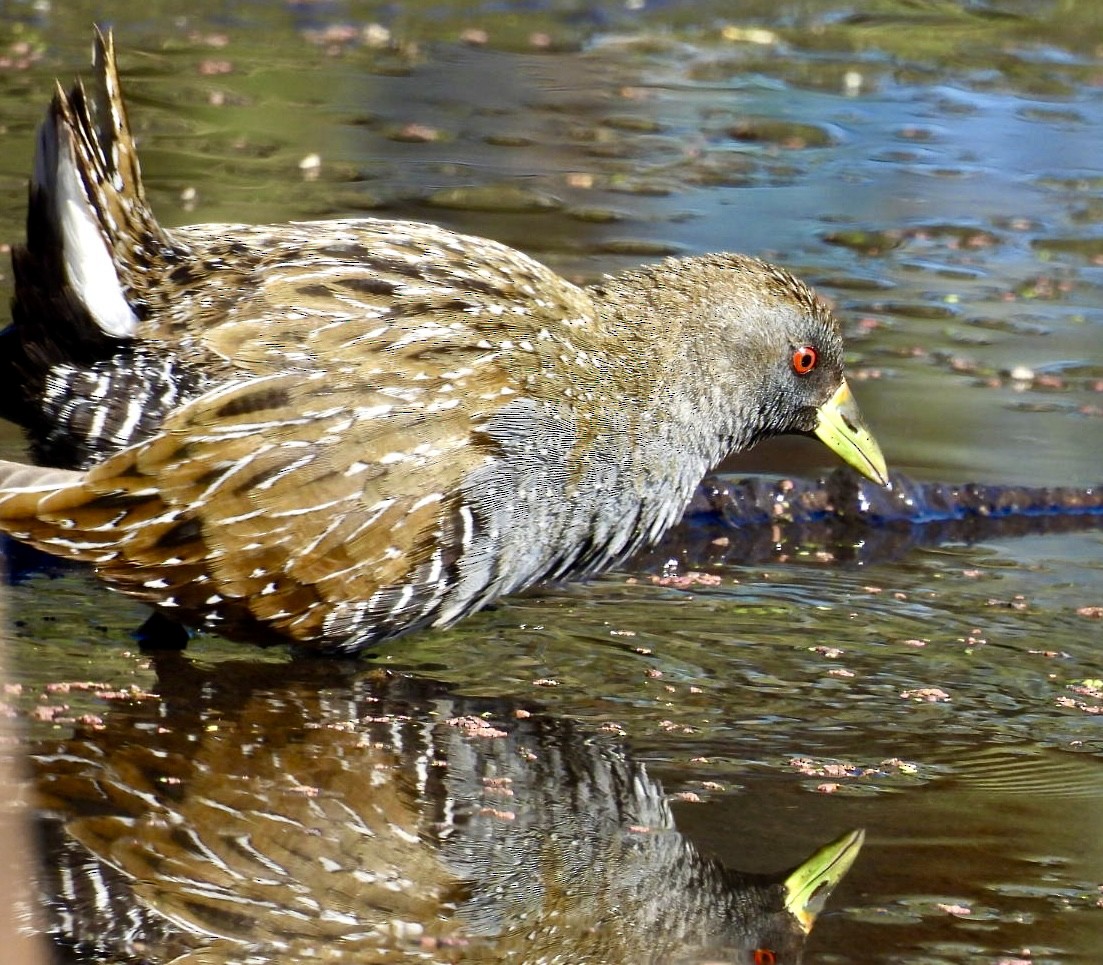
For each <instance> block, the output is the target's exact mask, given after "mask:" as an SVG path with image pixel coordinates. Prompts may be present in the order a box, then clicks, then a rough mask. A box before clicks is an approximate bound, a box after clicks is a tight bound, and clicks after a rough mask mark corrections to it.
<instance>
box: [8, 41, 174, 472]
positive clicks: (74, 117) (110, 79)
mask: <svg viewBox="0 0 1103 965" xmlns="http://www.w3.org/2000/svg"><path fill="white" fill-rule="evenodd" d="M93 66H94V69H95V73H96V77H95V81H94V83H93V84H92V85H90V87H89V88H88V89H87V90H86V88H85V86H84V84H82V83H81V82H80V81H77V82H76V83H75V84H74V85H73V86H72V87H71V88H70V89H69V90H68V91H65V90H63V89H62V88H61V87H60V86H59V87H58V88H57V90H56V92H55V94H54V98H53V101H52V103H51V104H50V108H49V111H48V112H47V114H46V118H45V119H44V121H43V122H42V126H41V127H40V128H39V133H38V147H37V153H36V156H35V162H34V173H33V176H32V179H31V183H30V192H29V203H28V210H27V240H26V243H25V244H24V245H23V246H21V247H18V248H16V249H15V250H14V251H13V254H12V267H13V269H14V276H15V297H14V298H13V300H12V324H11V326H10V327H9V328H8V329H7V330H6V331H4V332H3V333H0V418H6V419H8V420H10V421H12V422H15V423H17V424H19V425H21V426H23V427H24V428H25V429H27V430H28V431H29V433H30V435H31V438H32V441H33V442H34V444H35V445H36V447H37V449H38V450H39V451H38V453H37V454H38V458H40V459H45V460H52V461H57V462H61V463H63V464H69V465H80V464H87V463H88V462H89V461H90V456H89V455H88V454H86V453H83V452H81V453H78V454H76V455H73V454H70V453H68V452H64V451H60V452H56V453H55V452H54V449H55V448H56V446H55V444H54V443H53V442H52V441H48V440H49V439H50V438H52V436H56V435H58V434H59V433H60V434H61V436H62V437H63V438H64V439H66V440H70V441H73V442H75V443H83V441H84V440H85V439H87V440H88V446H89V448H90V450H91V449H95V448H96V447H100V448H101V449H103V450H104V451H110V450H111V449H112V448H117V446H118V445H122V444H125V443H126V442H127V441H128V438H129V436H128V435H127V434H126V433H123V434H120V438H119V439H118V440H115V439H114V438H108V436H111V434H112V432H113V431H114V429H115V428H117V427H116V426H115V425H114V422H113V421H112V420H110V419H106V415H108V413H107V412H106V409H105V410H104V416H105V417H104V418H100V419H99V422H102V423H105V425H100V424H99V423H97V421H96V420H97V410H96V409H95V407H92V411H90V412H82V413H78V416H80V418H83V419H84V420H85V421H87V422H89V425H88V426H87V427H84V428H82V426H81V425H78V424H76V423H73V419H72V418H70V414H69V413H68V409H69V408H72V405H71V404H70V403H71V402H72V401H73V400H81V399H86V398H89V399H93V400H95V399H104V398H106V397H107V396H108V395H109V394H115V393H117V392H120V391H125V389H126V386H125V385H124V386H121V387H120V385H119V384H117V380H113V379H112V378H110V376H111V375H112V373H113V372H114V371H115V370H122V371H128V370H129V367H130V363H129V362H127V363H126V364H120V362H119V361H118V359H119V355H120V353H125V352H128V351H130V349H131V347H132V346H134V345H135V344H136V340H138V341H140V339H141V332H140V330H139V329H140V323H141V320H142V319H143V318H144V317H145V316H146V314H147V311H148V304H147V299H148V298H149V297H150V294H151V292H152V291H153V290H154V286H155V285H156V283H157V279H158V278H159V277H160V276H162V275H163V273H164V271H165V269H167V268H168V267H169V266H170V265H171V264H174V263H176V261H177V260H178V258H179V257H180V256H181V254H182V252H183V249H181V248H179V247H178V246H176V245H174V244H173V243H172V242H171V241H170V239H169V238H168V236H167V235H166V233H165V232H164V230H163V229H162V228H161V227H160V226H159V225H158V224H157V221H156V219H155V218H154V216H153V212H152V211H151V210H150V208H149V205H148V204H147V202H146V198H145V192H144V190H143V187H142V176H141V171H140V169H139V166H138V156H137V153H136V150H135V146H134V138H133V136H132V134H131V130H130V124H129V121H128V120H127V115H126V108H125V106H124V104H123V100H122V93H121V90H120V87H119V74H118V68H117V66H116V63H115V49H114V44H113V42H112V39H111V36H110V35H109V34H108V35H104V34H102V33H100V32H99V31H97V32H96V35H95V43H94V51H93ZM85 408H89V407H87V406H86V407H85ZM100 408H103V406H102V405H101V406H100ZM78 421H79V420H78ZM116 421H117V420H116ZM124 421H125V420H124ZM70 423H73V424H70ZM106 423H111V424H110V425H108V424H106Z"/></svg>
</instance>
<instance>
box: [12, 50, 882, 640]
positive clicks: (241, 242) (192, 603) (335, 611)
mask: <svg viewBox="0 0 1103 965" xmlns="http://www.w3.org/2000/svg"><path fill="white" fill-rule="evenodd" d="M93 67H94V70H95V74H96V78H97V82H96V85H95V90H94V91H93V92H92V93H89V92H87V91H86V90H85V88H84V86H83V84H82V83H81V82H80V81H78V82H76V83H75V84H74V86H73V87H72V88H71V89H69V90H68V91H66V90H64V89H63V88H62V87H61V86H60V85H59V86H58V88H57V91H56V92H55V95H54V98H53V101H52V104H51V106H50V109H49V112H48V114H47V116H46V119H45V121H44V123H43V124H42V126H41V128H40V131H39V136H38V150H37V154H36V159H35V164H34V173H33V177H32V180H31V184H30V189H29V195H30V197H29V207H28V228H27V242H26V244H25V245H23V246H21V247H20V248H18V249H17V250H15V251H14V253H13V264H14V274H15V279H16V293H15V298H14V304H13V311H12V317H13V321H12V325H11V326H10V327H9V329H8V330H7V331H6V332H5V333H4V336H3V344H4V347H5V349H6V351H5V352H3V353H0V354H3V355H4V356H5V357H6V358H8V359H10V360H11V361H9V362H8V363H7V369H6V371H5V372H4V373H3V379H2V381H3V383H4V385H3V388H2V392H3V393H4V394H3V397H2V404H3V407H4V408H3V412H4V413H5V414H7V415H8V417H9V418H11V419H13V420H14V421H16V422H18V423H19V424H20V425H23V426H24V427H26V428H27V429H28V433H29V435H30V436H31V438H32V440H33V441H34V440H37V442H36V443H35V444H36V445H37V446H38V448H39V451H40V453H45V454H46V455H47V456H49V455H50V454H51V453H54V454H56V452H57V451H60V450H59V447H60V449H61V450H64V449H67V450H68V451H69V453H70V454H69V455H68V456H67V457H66V458H67V459H68V460H69V464H68V465H66V464H64V462H63V461H62V460H61V459H55V460H54V464H53V465H50V464H46V465H28V464H25V463H21V462H8V461H5V462H2V463H0V530H2V531H6V532H7V533H8V534H10V535H11V536H12V537H14V538H15V539H17V540H20V541H23V542H26V543H29V544H31V545H33V546H35V547H38V548H39V549H42V550H45V551H46V552H48V553H52V554H55V555H57V556H60V557H64V558H70V559H74V560H82V561H85V562H87V563H90V564H92V566H93V567H94V569H95V571H96V573H97V574H98V576H99V577H100V578H101V579H102V580H103V581H104V582H105V583H106V584H107V585H108V586H110V587H111V588H113V589H115V590H118V591H121V592H122V593H124V594H127V595H129V596H131V597H135V598H138V599H140V600H143V601H145V602H147V603H149V604H151V605H152V606H153V607H154V608H155V611H156V612H157V613H161V614H163V615H165V616H168V617H170V618H172V619H174V620H177V621H179V622H180V623H181V624H184V625H186V626H188V627H192V628H197V629H206V630H210V631H213V632H216V633H218V634H220V635H222V636H225V637H229V638H232V639H239V640H245V641H251V642H257V643H262V644H270V643H276V642H286V641H290V642H292V643H293V644H295V645H297V647H298V648H299V649H305V650H306V651H310V652H320V653H331V654H351V653H356V652H358V651H360V650H362V649H364V648H366V647H370V646H373V645H376V644H378V643H380V642H382V641H386V640H390V639H392V638H395V637H398V636H400V635H402V634H405V633H408V632H411V631H414V630H419V629H424V628H443V627H447V626H450V625H452V624H454V623H455V622H456V621H458V620H460V619H461V618H463V617H465V616H467V615H469V614H471V613H473V612H475V611H477V610H479V609H480V608H482V607H484V606H486V605H487V604H490V603H491V602H493V601H495V600H497V599H499V598H500V597H502V596H503V595H506V594H510V593H514V592H517V591H520V590H523V589H525V588H527V587H530V586H532V585H533V584H535V583H537V582H539V581H544V580H566V579H580V578H585V577H588V576H591V575H593V574H596V573H598V572H600V571H602V570H605V569H608V568H610V567H612V566H614V565H616V564H618V563H620V562H622V561H624V560H625V559H627V558H628V557H629V556H631V555H632V553H633V552H635V551H636V550H638V549H640V548H641V547H643V546H645V545H648V544H651V543H654V542H655V541H656V540H658V539H659V537H661V536H662V534H663V533H664V532H666V531H667V530H668V529H669V528H670V527H671V526H672V525H674V524H675V523H676V522H677V521H678V519H679V517H680V515H681V514H682V512H683V510H684V508H685V506H686V504H687V502H688V501H689V499H690V497H691V496H692V494H693V491H694V489H695V487H696V485H697V484H698V482H699V481H700V480H701V478H702V477H703V475H704V474H705V473H706V472H707V471H708V470H709V469H710V468H711V467H714V466H716V465H717V464H718V463H720V462H721V461H722V460H723V459H724V458H725V457H727V456H728V455H730V454H732V453H737V452H740V451H742V450H745V449H747V448H749V447H750V446H752V445H754V444H755V443H756V442H758V441H759V440H762V439H765V438H768V437H771V436H775V435H779V434H783V433H796V434H805V435H813V436H816V437H818V438H819V439H820V440H822V442H823V443H825V444H826V445H827V446H828V447H829V448H830V449H831V450H833V451H834V452H835V453H837V454H838V455H839V456H840V457H841V458H842V459H843V460H844V461H846V462H847V463H849V464H850V465H852V466H853V467H854V468H856V469H857V470H858V471H860V472H861V473H863V474H865V475H866V476H868V477H870V478H871V479H873V480H875V481H877V482H879V483H882V484H883V483H885V482H886V480H887V470H886V466H885V460H884V457H883V455H882V453H881V450H880V447H879V446H878V444H877V442H876V440H875V438H874V437H873V435H872V433H871V432H870V431H869V429H868V428H867V427H866V426H865V423H864V422H863V420H862V417H861V414H860V412H859V409H858V406H857V403H856V401H855V399H854V397H853V395H852V393H851V391H850V388H849V385H848V383H847V381H846V378H845V372H844V360H843V341H842V335H841V330H840V325H839V321H838V319H837V318H836V316H835V315H834V314H833V312H832V310H831V308H830V307H829V306H828V304H827V303H826V302H825V301H824V300H823V299H822V298H820V297H819V296H818V295H817V294H816V293H815V292H814V291H813V290H812V289H811V288H810V287H809V286H808V285H807V284H805V283H804V282H802V281H800V280H799V279H798V278H796V277H795V276H794V275H793V274H791V273H790V272H789V271H787V270H786V269H784V268H781V267H778V266H775V265H772V264H769V263H767V262H764V261H761V260H759V259H757V258H754V257H751V256H748V255H743V254H735V253H719V254H706V255H698V256H692V257H684V258H668V259H666V260H663V261H660V262H658V263H655V264H650V265H645V266H642V267H639V268H635V269H632V270H628V271H625V272H623V273H620V274H616V275H611V276H606V277H604V278H602V279H601V280H599V281H598V282H597V283H595V284H593V285H590V286H588V287H582V286H579V285H575V284H573V283H571V282H569V281H568V280H566V279H565V278H563V277H561V276H560V275H558V274H557V273H555V272H553V271H552V270H551V269H550V268H548V267H546V266H545V265H543V264H541V263H540V262H538V261H536V260H534V259H532V258H530V257H529V256H527V255H525V254H523V253H522V252H520V251H517V250H515V249H513V248H510V247H507V246H505V245H503V244H500V243H497V242H495V241H492V240H488V239H484V238H478V237H473V236H469V235H463V234H459V233H456V232H454V231H451V230H448V229H446V228H443V227H438V226H434V225H431V224H425V223H418V222H409V221H391V220H382V219H371V218H362V219H345V220H340V219H338V220H329V221H316V222H292V223H285V224H278V225H211V224H203V225H193V226H188V227H182V228H174V229H171V230H170V229H167V228H164V227H162V226H161V225H160V224H159V222H158V221H157V219H156V217H155V215H154V213H153V211H152V209H151V207H150V205H149V204H148V202H147V201H146V198H145V193H144V190H143V186H142V178H141V171H140V168H139V164H138V156H137V150H136V147H135V142H134V138H133V135H132V133H131V128H130V124H129V121H128V118H127V112H126V108H125V105H124V102H123V97H122V91H121V87H120V82H119V72H118V67H117V63H116V54H115V47H114V42H113V39H112V38H111V36H110V34H107V35H104V34H102V33H100V32H99V31H97V32H96V35H95V39H94V51H93ZM32 451H33V449H32ZM40 461H45V462H47V463H48V462H49V460H48V459H47V460H40Z"/></svg>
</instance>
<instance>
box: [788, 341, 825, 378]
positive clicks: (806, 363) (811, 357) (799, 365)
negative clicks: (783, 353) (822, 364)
mask: <svg viewBox="0 0 1103 965" xmlns="http://www.w3.org/2000/svg"><path fill="white" fill-rule="evenodd" d="M819 360H820V356H819V353H818V352H817V351H816V350H815V349H814V348H813V347H812V346H811V345H802V346H801V347H800V348H796V349H793V356H792V358H790V359H789V364H790V365H791V366H792V367H793V371H794V372H796V373H797V375H807V374H808V373H809V372H811V371H812V369H814V368H815V367H816V363H817V362H818V361H819Z"/></svg>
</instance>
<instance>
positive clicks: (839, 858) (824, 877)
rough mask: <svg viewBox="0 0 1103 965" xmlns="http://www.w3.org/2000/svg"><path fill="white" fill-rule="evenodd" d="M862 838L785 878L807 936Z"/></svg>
mask: <svg viewBox="0 0 1103 965" xmlns="http://www.w3.org/2000/svg"><path fill="white" fill-rule="evenodd" d="M844 387H845V386H844ZM878 455H880V453H878ZM865 839H866V833H865V831H861V830H859V831H850V832H848V833H847V834H844V835H843V836H842V837H841V838H836V839H835V840H834V841H832V842H831V843H830V844H825V845H824V846H823V847H822V848H820V850H819V851H817V852H816V853H815V854H814V855H812V857H811V858H809V859H808V860H807V861H805V862H803V863H802V864H801V865H800V867H798V868H797V869H796V870H795V871H793V872H792V873H791V874H790V875H789V877H788V878H786V879H785V910H786V911H788V912H789V914H790V915H792V916H793V917H794V918H796V919H797V921H799V922H800V927H801V928H803V929H804V933H805V934H806V935H807V934H808V933H809V932H810V931H811V930H812V925H813V924H815V921H816V916H817V915H818V914H819V913H820V912H821V911H823V906H824V903H825V902H826V901H827V898H828V895H830V894H831V892H832V891H833V890H834V888H835V886H836V885H837V884H838V883H839V881H840V880H842V877H843V875H845V874H846V873H847V872H848V871H849V870H850V866H851V865H852V864H854V859H855V858H857V857H858V852H859V851H860V850H861V849H862V842H863V841H865Z"/></svg>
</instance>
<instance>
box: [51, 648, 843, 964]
mask: <svg viewBox="0 0 1103 965" xmlns="http://www.w3.org/2000/svg"><path fill="white" fill-rule="evenodd" d="M295 667H296V672H295V673H294V674H293V676H294V678H295V679H294V682H292V683H289V682H288V676H289V674H288V670H289V668H288V666H287V665H278V666H272V667H266V666H263V665H257V664H245V663H241V664H238V665H237V666H236V667H235V666H234V665H233V664H220V665H219V666H218V667H217V669H205V668H203V667H202V666H201V665H197V664H195V663H192V662H191V661H189V660H188V659H187V658H185V657H183V656H181V655H176V654H167V655H164V656H163V657H161V658H160V659H159V662H158V667H157V669H158V671H159V678H160V688H159V689H160V694H159V695H157V696H154V695H148V696H146V697H144V698H140V699H136V700H134V701H123V702H119V703H117V704H116V705H115V706H113V708H112V711H111V713H110V714H109V715H108V716H107V717H106V721H105V724H104V725H102V726H99V727H88V728H84V729H81V730H78V732H77V733H76V735H75V736H73V737H72V738H70V739H67V740H63V741H60V742H58V743H57V744H54V745H52V746H49V745H47V746H40V747H38V748H37V749H36V753H35V755H34V761H35V772H36V773H35V782H36V787H37V789H38V794H39V801H38V805H39V813H40V815H41V825H42V834H43V838H44V841H45V844H46V847H45V853H46V855H47V858H46V862H45V866H44V872H43V891H44V895H45V902H46V905H47V911H48V919H49V929H50V931H51V933H52V935H53V938H54V941H55V943H56V946H57V948H58V949H59V955H60V956H62V958H61V960H64V961H95V960H101V959H100V958H98V957H97V956H108V957H109V958H110V959H111V960H112V961H119V960H125V961H142V962H147V961H152V962H158V961H167V960H170V959H174V956H178V955H183V956H184V958H183V959H182V960H183V961H187V962H191V963H198V962H203V963H206V965H211V963H215V962H218V963H230V962H243V961H245V960H247V959H248V960H250V961H256V960H258V959H257V958H256V957H250V956H260V960H262V961H312V960H318V961H323V960H324V961H326V962H338V961H340V962H357V963H360V962H367V961H395V960H398V959H399V958H402V957H404V956H405V955H407V954H411V953H413V954H415V956H417V957H419V958H420V957H421V956H424V958H425V959H426V960H437V961H460V960H462V961H500V962H501V961H518V962H521V961H534V960H541V961H543V960H555V961H570V962H575V963H581V962H598V961H624V962H629V961H630V962H649V961H655V962H682V961H684V962H691V961H709V962H719V961H730V962H738V963H742V962H758V961H761V962H777V963H782V962H796V961H799V960H800V957H801V951H802V948H803V945H804V942H805V938H806V934H807V931H808V929H810V928H811V926H812V923H813V921H814V919H815V916H816V914H817V913H818V912H819V911H820V910H821V909H822V907H823V904H824V902H825V901H826V899H827V896H828V895H829V893H830V892H831V890H832V888H833V887H834V885H835V884H836V883H837V881H838V880H839V879H840V878H841V877H842V876H843V875H844V874H845V873H846V871H847V870H848V869H849V868H850V866H851V864H852V862H853V860H854V858H855V857H856V856H857V853H858V850H859V848H860V846H861V841H862V835H861V832H852V833H850V834H848V835H844V836H843V837H842V838H839V839H838V840H837V841H835V842H833V843H832V844H830V845H828V846H827V847H825V848H823V849H821V850H820V851H818V852H816V853H815V854H813V855H812V856H810V857H809V858H808V859H807V860H806V861H805V862H804V863H803V864H801V865H800V866H799V867H798V868H796V869H791V870H789V871H784V872H781V873H779V874H775V875H752V874H743V873H740V872H738V871H735V870H733V869H731V868H728V867H725V866H724V865H723V864H721V863H720V862H719V861H717V860H715V859H712V858H709V857H706V856H704V855H702V854H701V853H699V852H698V850H697V849H696V848H695V846H694V845H693V844H692V843H691V842H690V841H689V840H687V839H686V838H685V837H684V836H683V835H682V834H680V833H679V832H678V831H677V829H676V828H675V826H674V823H673V819H672V817H671V812H670V808H669V806H668V804H667V801H666V798H665V797H664V795H663V792H662V789H661V787H660V786H659V785H658V784H657V783H656V782H655V781H653V780H652V779H651V778H650V777H649V776H648V774H647V772H646V770H645V768H644V766H643V765H642V764H640V763H637V762H634V761H633V760H632V759H631V758H630V757H629V756H627V754H626V752H625V750H624V748H623V746H622V744H621V742H620V741H619V740H618V739H617V738H616V737H614V736H613V735H610V734H605V733H594V732H587V731H586V730H585V729H584V728H582V727H581V726H578V725H575V724H573V723H572V722H570V721H567V720H563V719H556V718H552V717H549V716H547V715H544V714H541V713H539V712H535V713H534V712H529V711H527V710H525V709H524V708H523V707H521V706H520V705H518V704H517V703H514V702H509V701H504V700H489V699H475V698H467V697H460V696H456V695H455V694H454V693H452V692H450V690H449V689H448V688H447V687H445V686H443V685H441V684H438V683H435V682H431V681H426V680H421V679H417V678H412V677H408V676H404V675H395V674H392V673H385V672H379V671H371V672H364V671H363V670H362V669H361V670H360V671H356V670H355V665H352V664H348V663H333V662H329V663H326V662H318V661H312V662H306V663H305V664H297V665H295Z"/></svg>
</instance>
